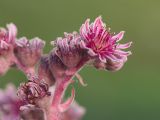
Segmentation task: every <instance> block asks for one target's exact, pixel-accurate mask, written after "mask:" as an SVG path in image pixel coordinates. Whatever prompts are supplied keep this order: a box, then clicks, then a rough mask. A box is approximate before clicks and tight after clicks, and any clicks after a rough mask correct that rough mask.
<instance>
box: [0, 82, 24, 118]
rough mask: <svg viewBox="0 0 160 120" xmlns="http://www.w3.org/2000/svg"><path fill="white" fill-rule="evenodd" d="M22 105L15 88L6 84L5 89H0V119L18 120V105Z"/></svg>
mask: <svg viewBox="0 0 160 120" xmlns="http://www.w3.org/2000/svg"><path fill="white" fill-rule="evenodd" d="M21 105H24V102H23V101H21V100H20V99H19V98H18V97H17V95H16V88H15V86H14V85H12V84H8V85H7V87H6V90H0V120H18V119H19V113H20V110H19V108H20V106H21Z"/></svg>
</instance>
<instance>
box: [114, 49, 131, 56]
mask: <svg viewBox="0 0 160 120" xmlns="http://www.w3.org/2000/svg"><path fill="white" fill-rule="evenodd" d="M115 54H117V55H126V56H129V55H131V54H132V53H131V51H127V52H126V51H122V50H115Z"/></svg>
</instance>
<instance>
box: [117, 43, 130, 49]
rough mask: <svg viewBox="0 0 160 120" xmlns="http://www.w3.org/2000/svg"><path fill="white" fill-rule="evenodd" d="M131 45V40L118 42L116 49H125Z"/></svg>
mask: <svg viewBox="0 0 160 120" xmlns="http://www.w3.org/2000/svg"><path fill="white" fill-rule="evenodd" d="M131 45H132V42H129V43H126V44H118V45H117V46H116V48H117V49H127V48H129V47H130V46H131Z"/></svg>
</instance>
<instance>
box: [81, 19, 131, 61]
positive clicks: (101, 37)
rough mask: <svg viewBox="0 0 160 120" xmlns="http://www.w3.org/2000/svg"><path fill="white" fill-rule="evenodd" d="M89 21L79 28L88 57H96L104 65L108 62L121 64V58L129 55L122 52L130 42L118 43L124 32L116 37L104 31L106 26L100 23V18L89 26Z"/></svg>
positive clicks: (128, 52)
mask: <svg viewBox="0 0 160 120" xmlns="http://www.w3.org/2000/svg"><path fill="white" fill-rule="evenodd" d="M89 21H90V20H89V19H87V20H86V21H85V23H84V24H83V25H82V26H81V28H80V35H81V37H82V38H83V39H84V41H85V44H86V49H88V53H89V55H91V56H94V57H96V56H97V57H98V59H99V60H100V61H101V62H104V63H106V62H107V61H108V60H111V61H115V62H119V61H121V62H123V58H124V57H125V56H126V57H127V56H128V55H130V54H131V52H130V51H127V52H125V51H122V50H123V49H126V48H129V47H130V46H131V42H129V43H126V44H119V43H118V42H119V41H120V40H121V39H122V38H123V35H124V31H121V32H120V33H118V34H117V35H114V34H111V33H110V31H109V30H107V29H106V25H105V24H104V23H103V22H102V19H101V17H98V18H96V19H95V21H94V22H93V23H91V24H89ZM117 56H120V57H117Z"/></svg>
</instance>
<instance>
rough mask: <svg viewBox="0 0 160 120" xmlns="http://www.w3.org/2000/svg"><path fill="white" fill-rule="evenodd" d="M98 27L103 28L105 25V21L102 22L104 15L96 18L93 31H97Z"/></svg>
mask: <svg viewBox="0 0 160 120" xmlns="http://www.w3.org/2000/svg"><path fill="white" fill-rule="evenodd" d="M97 27H98V28H102V27H103V22H102V17H101V16H99V17H97V18H96V19H95V21H94V23H93V32H96V30H97Z"/></svg>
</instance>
